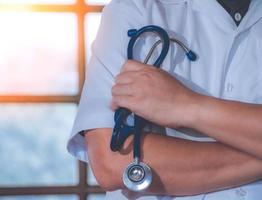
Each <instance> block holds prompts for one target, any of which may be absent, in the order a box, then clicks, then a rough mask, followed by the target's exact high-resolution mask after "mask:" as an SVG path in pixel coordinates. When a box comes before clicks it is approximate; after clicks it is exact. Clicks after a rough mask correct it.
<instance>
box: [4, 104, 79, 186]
mask: <svg viewBox="0 0 262 200" xmlns="http://www.w3.org/2000/svg"><path fill="white" fill-rule="evenodd" d="M0 110H1V114H0V138H1V140H0V163H1V173H0V187H1V186H37V185H38V186H39V185H46V186H47V185H48V186H49V185H75V184H77V182H78V176H77V162H76V161H75V159H73V157H72V156H70V155H69V154H68V153H67V151H66V141H67V138H68V136H69V132H70V130H71V128H72V124H73V120H74V117H75V114H76V105H74V104H49V105H48V104H25V105H21V104H20V105H16V104H1V105H0Z"/></svg>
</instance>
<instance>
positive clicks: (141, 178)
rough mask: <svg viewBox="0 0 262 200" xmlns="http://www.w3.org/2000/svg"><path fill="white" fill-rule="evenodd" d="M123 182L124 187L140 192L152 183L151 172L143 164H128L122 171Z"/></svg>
mask: <svg viewBox="0 0 262 200" xmlns="http://www.w3.org/2000/svg"><path fill="white" fill-rule="evenodd" d="M123 182H124V184H125V186H126V187H127V188H128V189H129V190H131V191H134V192H140V191H143V190H145V189H146V188H148V187H149V185H150V184H151V183H152V172H151V169H150V167H149V166H148V165H146V164H145V163H143V162H139V163H138V162H133V163H130V164H129V165H128V166H127V168H126V169H125V171H124V174H123Z"/></svg>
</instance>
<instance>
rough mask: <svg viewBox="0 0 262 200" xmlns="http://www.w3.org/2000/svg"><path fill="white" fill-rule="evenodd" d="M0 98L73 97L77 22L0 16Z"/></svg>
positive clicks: (56, 16)
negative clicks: (11, 96) (30, 95)
mask: <svg viewBox="0 0 262 200" xmlns="http://www.w3.org/2000/svg"><path fill="white" fill-rule="evenodd" d="M0 27H1V31H0V44H1V45H0V95H8V94H16V95H17V94H32V95H38V94H39V95H45V94H51V95H52V94H55V95H59V94H68V95H69V94H76V93H77V90H78V75H77V18H76V15H75V14H71V13H35V12H18V13H15V12H3V13H0Z"/></svg>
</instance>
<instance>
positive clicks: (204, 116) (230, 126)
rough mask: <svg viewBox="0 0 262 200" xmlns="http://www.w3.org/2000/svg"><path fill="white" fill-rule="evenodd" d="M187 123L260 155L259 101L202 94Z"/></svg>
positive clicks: (261, 124) (261, 125) (261, 116)
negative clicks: (249, 102) (240, 100)
mask: <svg viewBox="0 0 262 200" xmlns="http://www.w3.org/2000/svg"><path fill="white" fill-rule="evenodd" d="M197 106H198V108H197V109H196V110H197V112H196V113H195V115H196V118H195V121H194V122H193V123H191V124H190V125H189V126H191V127H192V128H194V129H196V130H198V131H200V132H202V133H205V134H206V135H208V136H210V137H212V138H215V139H216V140H218V141H220V142H222V143H225V144H228V145H230V146H233V147H235V148H237V149H240V150H242V151H245V152H248V153H250V154H252V155H254V156H256V157H258V158H261V159H262V105H255V104H247V103H241V102H236V101H228V100H220V99H215V98H212V97H206V96H202V97H201V98H200V101H199V103H198V105H197Z"/></svg>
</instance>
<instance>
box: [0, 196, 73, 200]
mask: <svg viewBox="0 0 262 200" xmlns="http://www.w3.org/2000/svg"><path fill="white" fill-rule="evenodd" d="M77 199H78V198H77V196H73V195H59V196H51V195H50V196H15V197H0V200H77Z"/></svg>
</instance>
